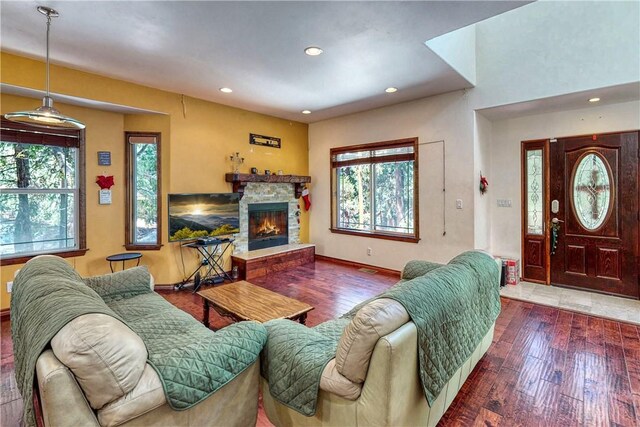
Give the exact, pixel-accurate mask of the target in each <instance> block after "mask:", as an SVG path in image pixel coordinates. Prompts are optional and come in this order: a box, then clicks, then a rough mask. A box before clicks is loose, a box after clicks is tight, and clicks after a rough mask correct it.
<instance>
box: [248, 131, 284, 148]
mask: <svg viewBox="0 0 640 427" xmlns="http://www.w3.org/2000/svg"><path fill="white" fill-rule="evenodd" d="M280 143H281V140H280V138H276V137H275V136H265V135H258V134H255V133H250V134H249V144H253V145H262V146H264V147H273V148H280V146H281V144H280Z"/></svg>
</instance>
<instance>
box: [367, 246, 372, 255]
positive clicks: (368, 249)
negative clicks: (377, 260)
mask: <svg viewBox="0 0 640 427" xmlns="http://www.w3.org/2000/svg"><path fill="white" fill-rule="evenodd" d="M371 253H372V251H371V248H367V255H368V256H371Z"/></svg>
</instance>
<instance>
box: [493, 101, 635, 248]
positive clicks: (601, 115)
mask: <svg viewBox="0 0 640 427" xmlns="http://www.w3.org/2000/svg"><path fill="white" fill-rule="evenodd" d="M492 127H493V132H492V134H493V136H492V145H491V165H492V181H490V183H491V186H490V187H489V188H490V190H489V193H488V195H489V196H490V197H489V199H490V212H491V250H492V252H493V253H494V254H499V255H508V256H514V257H518V258H520V223H521V213H520V206H521V205H520V203H521V194H520V193H521V190H520V142H521V141H526V140H531V139H546V138H557V137H562V136H573V135H588V134H593V133H602V132H614V131H623V130H636V129H640V102H627V103H623V104H612V105H604V106H599V107H593V108H585V109H580V110H571V111H562V112H554V113H547V114H539V115H533V116H527V117H520V118H514V119H507V120H500V121H495V122H493V126H492ZM497 199H511V200H512V207H511V208H499V207H497V202H496V201H497Z"/></svg>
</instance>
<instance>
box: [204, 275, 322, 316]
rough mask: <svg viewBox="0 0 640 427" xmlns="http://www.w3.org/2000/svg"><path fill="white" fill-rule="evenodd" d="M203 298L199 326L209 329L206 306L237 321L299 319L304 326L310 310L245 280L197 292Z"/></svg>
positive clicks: (298, 302)
mask: <svg viewBox="0 0 640 427" xmlns="http://www.w3.org/2000/svg"><path fill="white" fill-rule="evenodd" d="M198 295H200V296H201V297H202V308H203V319H202V323H203V324H204V326H206V327H207V328H208V327H209V307H212V308H213V309H214V310H215V311H216V312H217V313H218V314H220V315H221V316H224V317H229V318H231V319H233V320H234V321H236V322H240V321H243V320H256V321H258V322H261V323H263V322H266V321H268V320H273V319H290V320H298V321H299V322H300V323H302V324H303V325H304V324H305V322H306V320H307V313H308V312H309V311H311V310H313V307H312V306H310V305H309V304H306V303H304V302H302V301H298V300H295V299H293V298H289V297H285V296H284V295H280V294H277V293H275V292H272V291H270V290H267V289H265V288H261V287H260V286H256V285H252V284H251V283H249V282H246V281H244V280H243V281H240V282H236V283H231V284H229V285H222V286H217V287H214V288H210V289H207V290H204V291H200V292H198Z"/></svg>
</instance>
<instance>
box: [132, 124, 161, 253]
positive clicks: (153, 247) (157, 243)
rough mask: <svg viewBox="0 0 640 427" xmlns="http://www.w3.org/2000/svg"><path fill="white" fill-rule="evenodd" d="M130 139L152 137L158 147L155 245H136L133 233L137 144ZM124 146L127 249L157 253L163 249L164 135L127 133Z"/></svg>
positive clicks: (157, 133)
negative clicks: (133, 156)
mask: <svg viewBox="0 0 640 427" xmlns="http://www.w3.org/2000/svg"><path fill="white" fill-rule="evenodd" d="M130 137H150V138H155V139H156V142H155V144H156V147H157V157H156V169H157V171H158V173H157V180H158V186H157V191H156V192H157V194H156V212H157V216H158V220H157V222H156V224H157V229H158V231H157V233H156V241H155V243H149V244H140V243H136V242H135V239H134V236H133V233H134V231H135V226H134V224H135V222H134V221H135V219H134V218H133V215H134V213H135V209H134V208H133V206H134V204H135V200H134V196H135V195H134V192H133V183H134V182H135V179H134V173H135V171H134V162H133V158H132V146H133V145H135V144H131V143H130V142H129V138H130ZM124 144H125V181H126V182H125V193H126V196H125V197H126V199H125V205H126V206H125V245H124V246H125V248H126V249H127V250H144V251H157V250H160V248H162V197H161V196H162V133H161V132H133V131H127V132H125V133H124Z"/></svg>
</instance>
